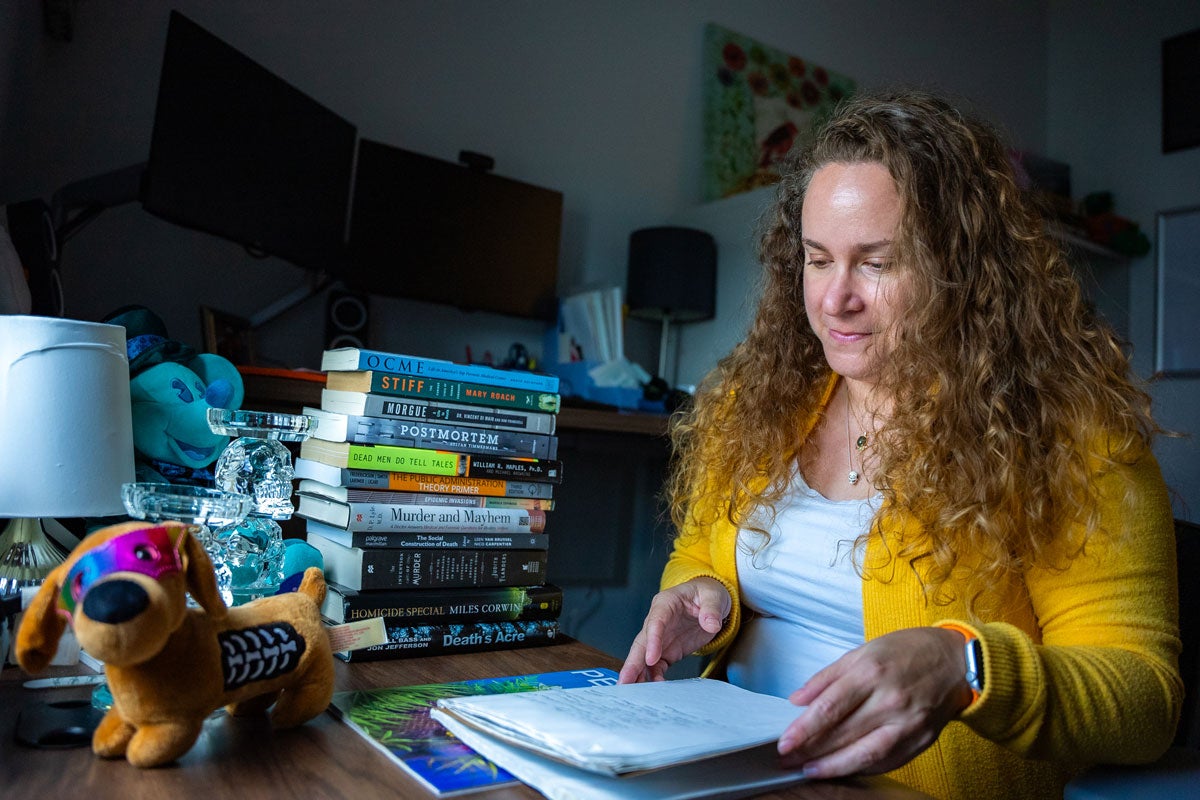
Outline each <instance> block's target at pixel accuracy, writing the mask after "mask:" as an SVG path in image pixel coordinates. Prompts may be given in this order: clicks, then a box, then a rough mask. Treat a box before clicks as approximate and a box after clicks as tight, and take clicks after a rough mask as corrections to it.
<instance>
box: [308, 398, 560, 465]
mask: <svg viewBox="0 0 1200 800" xmlns="http://www.w3.org/2000/svg"><path fill="white" fill-rule="evenodd" d="M304 413H305V414H307V415H308V416H310V417H312V418H313V419H314V420H316V430H315V431H314V432H313V434H312V435H313V436H315V437H316V438H318V439H324V440H325V441H329V442H352V443H354V444H388V445H397V446H400V447H416V448H421V449H426V450H451V451H454V452H458V453H489V454H491V455H497V456H504V457H510V458H554V457H555V456H557V455H558V437H557V436H551V435H548V434H544V433H527V432H525V431H511V430H498V429H494V428H473V427H469V426H466V425H451V424H445V423H440V422H424V421H417V420H403V419H386V418H384V417H368V416H362V415H358V414H341V413H339V412H336V411H326V410H324V409H320V408H312V407H310V406H305V408H304Z"/></svg>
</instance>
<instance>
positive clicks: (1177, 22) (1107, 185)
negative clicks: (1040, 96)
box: [1046, 0, 1200, 522]
mask: <svg viewBox="0 0 1200 800" xmlns="http://www.w3.org/2000/svg"><path fill="white" fill-rule="evenodd" d="M1047 24H1048V33H1049V48H1048V59H1049V62H1048V63H1049V70H1048V73H1047V76H1048V82H1047V90H1046V102H1047V106H1046V107H1047V109H1048V113H1047V153H1048V155H1051V156H1053V157H1054V158H1057V159H1059V160H1061V161H1065V162H1067V163H1069V164H1070V165H1071V179H1072V189H1073V192H1074V194H1075V195H1076V196H1077V197H1082V196H1083V195H1085V194H1087V193H1089V192H1094V191H1102V190H1107V191H1111V192H1112V193H1113V195H1114V196H1115V199H1116V210H1117V212H1118V213H1120V214H1121V215H1122V216H1125V217H1128V218H1129V219H1132V220H1134V221H1135V222H1137V223H1138V225H1139V226H1140V227H1141V229H1142V230H1143V231H1144V232H1145V233H1146V234H1147V235H1148V236H1149V237H1150V238H1151V239H1152V240H1153V239H1154V237H1155V227H1156V226H1155V218H1156V215H1157V214H1158V213H1159V212H1160V211H1170V210H1173V209H1178V208H1183V207H1188V206H1198V205H1200V147H1193V148H1191V149H1188V150H1180V151H1177V152H1174V153H1168V154H1163V152H1162V129H1161V125H1160V121H1161V119H1162V94H1161V81H1160V53H1161V47H1162V41H1163V39H1167V38H1170V37H1172V36H1175V35H1177V34H1180V33H1186V32H1188V31H1191V30H1195V29H1197V28H1200V5H1197V4H1196V3H1175V2H1171V1H1170V0H1150V1H1149V2H1138V3H1132V2H1120V3H1095V2H1089V0H1055V2H1052V3H1050V5H1049V13H1048V23H1047ZM1154 256H1155V253H1154V252H1153V251H1152V252H1151V253H1150V254H1149V255H1147V256H1145V257H1143V258H1138V259H1134V260H1133V261H1132V262H1130V264H1129V267H1128V269H1129V275H1128V287H1129V324H1130V340H1131V343H1132V345H1133V353H1134V364H1135V367H1136V369H1137V371H1138V373H1139V374H1141V375H1142V376H1144V377H1147V378H1149V377H1150V376H1151V374H1152V372H1153V369H1154V330H1155V263H1156V262H1155V257H1154ZM1194 330H1196V331H1197V334H1198V335H1200V328H1194ZM1151 394H1152V395H1153V397H1154V400H1155V410H1156V412H1157V415H1158V418H1159V421H1160V422H1161V423H1162V425H1163V426H1165V427H1167V428H1170V429H1172V430H1175V431H1178V432H1181V433H1184V434H1186V436H1184V437H1182V438H1165V439H1161V440H1160V441H1159V444H1158V447H1157V448H1156V452H1157V454H1158V457H1159V460H1160V462H1161V464H1162V467H1163V472H1164V474H1165V475H1166V478H1167V482H1168V484H1169V485H1170V486H1171V488H1172V489H1173V490H1174V492H1175V497H1174V504H1175V515H1176V516H1178V517H1181V518H1184V519H1188V520H1191V521H1193V522H1194V521H1197V520H1200V441H1197V439H1196V438H1195V435H1196V433H1197V432H1200V380H1197V379H1181V378H1162V379H1157V380H1156V381H1155V382H1154V383H1153V384H1152V386H1151Z"/></svg>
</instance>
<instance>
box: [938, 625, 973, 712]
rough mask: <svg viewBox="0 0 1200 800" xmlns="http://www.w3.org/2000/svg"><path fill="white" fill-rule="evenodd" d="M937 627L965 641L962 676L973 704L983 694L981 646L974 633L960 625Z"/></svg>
mask: <svg viewBox="0 0 1200 800" xmlns="http://www.w3.org/2000/svg"><path fill="white" fill-rule="evenodd" d="M938 627H940V628H945V629H946V630H951V631H954V632H956V633H958V634H960V635H961V636H962V637H963V639H965V640H966V641H965V642H964V643H963V655H964V656H965V657H966V660H967V672H966V674H965V675H964V676H963V677H964V678H965V679H966V681H967V686H970V687H971V702H972V703H974V702H975V701H976V700H978V699H979V695H981V694H983V645H982V644H981V643H980V641H979V637H977V636H976V635H975V634H974V633H972V632H971V631H969V630H968V629H966V628H964V627H963V626H962V625H955V624H954V623H952V622H946V623H943V624H941V625H939V626H938Z"/></svg>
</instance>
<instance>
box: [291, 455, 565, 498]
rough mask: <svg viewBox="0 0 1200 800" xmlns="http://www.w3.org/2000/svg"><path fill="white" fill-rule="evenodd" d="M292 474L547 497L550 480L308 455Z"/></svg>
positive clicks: (407, 488)
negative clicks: (367, 464)
mask: <svg viewBox="0 0 1200 800" xmlns="http://www.w3.org/2000/svg"><path fill="white" fill-rule="evenodd" d="M294 468H295V477H296V478H298V479H309V480H313V481H316V482H318V483H323V484H325V485H326V486H344V487H346V488H350V489H379V490H383V491H395V492H439V493H443V494H461V495H469V496H476V495H479V496H484V497H534V498H543V499H546V500H549V499H550V498H552V497H553V496H554V484H552V483H546V482H544V481H531V480H509V479H507V478H478V477H476V478H461V477H458V476H457V475H425V474H422V473H417V472H391V471H389V470H381V469H356V468H353V467H338V466H335V465H333V464H326V463H324V462H322V461H316V460H314V459H311V458H304V457H301V458H297V459H296V461H295V464H294Z"/></svg>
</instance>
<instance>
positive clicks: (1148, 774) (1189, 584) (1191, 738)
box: [1063, 519, 1200, 800]
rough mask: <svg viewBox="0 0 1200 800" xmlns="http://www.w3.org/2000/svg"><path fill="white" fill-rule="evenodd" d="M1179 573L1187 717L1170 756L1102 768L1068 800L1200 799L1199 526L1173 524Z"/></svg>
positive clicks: (1067, 793) (1086, 776)
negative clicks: (1132, 799) (1148, 762)
mask: <svg viewBox="0 0 1200 800" xmlns="http://www.w3.org/2000/svg"><path fill="white" fill-rule="evenodd" d="M1175 553H1176V564H1177V568H1178V572H1179V578H1180V580H1179V638H1180V639H1181V640H1182V642H1183V650H1182V651H1181V652H1180V654H1179V671H1180V673H1181V674H1182V675H1183V686H1184V692H1185V695H1184V698H1183V713H1182V714H1181V715H1180V717H1179V727H1178V728H1177V729H1176V733H1175V741H1174V742H1173V743H1172V746H1171V749H1170V750H1168V751H1167V754H1166V755H1164V756H1163V757H1162V758H1160V759H1159V760H1158V761H1156V762H1154V763H1153V764H1146V765H1144V766H1136V767H1129V766H1098V767H1094V768H1092V769H1089V770H1087V771H1086V772H1084V773H1083V774H1082V775H1080V776H1079V777H1077V778H1076V779H1075V780H1073V781H1071V782H1070V783H1068V784H1067V787H1066V789H1065V790H1064V791H1063V798H1064V800H1118V799H1120V800H1124V799H1125V798H1135V797H1136V798H1139V800H1160V799H1161V800H1180V798H1188V797H1192V798H1200V703H1198V702H1197V699H1198V698H1197V695H1198V694H1200V585H1198V583H1197V577H1198V576H1200V525H1197V524H1195V523H1193V522H1186V521H1184V520H1181V519H1177V520H1175Z"/></svg>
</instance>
